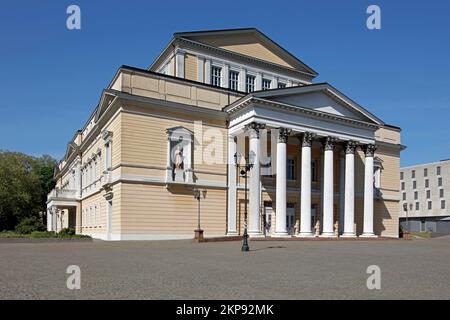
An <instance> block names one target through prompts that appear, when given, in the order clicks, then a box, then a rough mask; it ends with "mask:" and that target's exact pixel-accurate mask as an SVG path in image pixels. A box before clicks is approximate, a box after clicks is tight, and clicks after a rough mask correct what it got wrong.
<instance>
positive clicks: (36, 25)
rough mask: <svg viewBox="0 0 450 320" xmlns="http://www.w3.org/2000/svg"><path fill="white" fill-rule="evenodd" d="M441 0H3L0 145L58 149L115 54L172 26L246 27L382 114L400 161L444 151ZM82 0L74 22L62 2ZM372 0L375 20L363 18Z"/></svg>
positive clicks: (120, 56) (152, 42)
mask: <svg viewBox="0 0 450 320" xmlns="http://www.w3.org/2000/svg"><path fill="white" fill-rule="evenodd" d="M449 3H450V1H438V0H429V1H335V0H334V1H331V0H330V1H299V0H296V1H289V2H283V1H273V0H272V1H262V0H259V1H247V0H246V1H231V0H228V1H220V2H217V3H216V2H214V1H212V0H209V1H193V0H190V1H174V0H172V1H132V0H129V1H77V0H75V1H73V2H69V1H62V0H58V1H56V0H53V1H50V0H40V1H20V0H18V1H11V2H4V3H2V8H1V11H0V40H1V42H0V70H1V73H0V74H1V76H0V97H1V99H0V111H1V114H0V149H3V150H15V151H21V152H25V153H29V154H33V155H41V154H44V153H48V154H50V155H53V156H54V157H56V158H58V159H60V158H61V157H62V156H63V155H64V152H65V148H66V144H67V142H68V141H69V140H70V139H71V138H72V136H73V134H74V133H75V131H76V130H77V129H79V128H81V127H82V126H83V125H84V123H85V121H86V120H87V118H88V117H89V115H90V114H91V112H92V111H93V109H94V107H95V105H96V104H97V102H98V99H99V96H100V93H101V90H102V89H103V88H105V87H106V86H107V85H108V83H109V81H110V80H111V79H112V77H113V76H114V73H115V72H116V70H117V68H118V67H119V66H120V65H122V64H127V65H131V66H136V67H141V68H146V67H148V66H149V65H150V63H151V62H152V61H153V59H154V58H155V57H156V56H157V55H158V53H159V52H160V51H161V50H162V49H163V48H164V46H165V45H166V44H167V43H168V41H169V40H170V38H171V36H172V33H173V32H177V31H191V30H205V29H222V28H241V27H256V28H258V29H260V30H261V31H262V32H264V33H265V34H267V35H268V36H269V37H271V38H272V39H274V40H275V41H276V42H277V43H279V44H280V45H282V46H283V47H284V48H286V49H287V50H289V51H290V52H291V53H293V54H294V55H296V56H297V57H298V58H299V59H301V60H302V61H304V62H305V63H306V64H308V65H309V66H311V67H312V68H314V69H315V70H316V71H318V72H319V74H320V75H319V77H318V78H317V80H316V82H322V81H326V82H329V83H331V84H332V85H333V86H335V87H336V88H338V89H339V90H341V91H342V92H344V93H345V94H347V95H348V96H350V97H351V98H353V99H354V100H356V101H357V102H359V103H360V104H361V105H363V106H365V107H366V108H368V109H369V110H370V111H371V112H373V113H374V114H376V115H377V116H378V117H380V118H381V119H383V120H384V121H385V122H386V123H389V124H393V125H396V126H399V127H401V128H402V129H403V131H402V139H403V141H402V142H403V144H405V145H407V146H408V149H407V150H406V151H404V152H403V154H402V165H403V166H405V165H411V164H415V163H422V162H430V161H437V160H440V159H444V158H450V129H449V128H450V4H449ZM70 4H77V5H79V6H80V7H81V17H82V22H81V27H82V28H81V30H75V31H69V30H67V29H66V18H67V14H66V8H67V6H68V5H70ZM370 4H377V5H379V6H380V7H381V13H382V17H381V18H382V29H381V30H379V31H371V30H368V29H367V28H366V19H367V17H368V15H367V14H366V8H367V7H368V5H370Z"/></svg>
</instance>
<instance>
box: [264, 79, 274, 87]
mask: <svg viewBox="0 0 450 320" xmlns="http://www.w3.org/2000/svg"><path fill="white" fill-rule="evenodd" d="M271 83H272V81H270V80H269V79H263V80H262V89H263V90H269V89H270V85H271Z"/></svg>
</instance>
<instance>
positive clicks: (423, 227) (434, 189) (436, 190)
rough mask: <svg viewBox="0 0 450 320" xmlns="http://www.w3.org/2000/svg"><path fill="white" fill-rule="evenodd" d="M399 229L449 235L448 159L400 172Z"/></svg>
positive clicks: (449, 192) (449, 195)
mask: <svg viewBox="0 0 450 320" xmlns="http://www.w3.org/2000/svg"><path fill="white" fill-rule="evenodd" d="M400 192H401V198H402V206H401V209H400V210H401V211H400V221H401V225H402V228H403V230H408V231H416V232H421V231H422V232H424V231H431V232H436V233H450V206H449V204H450V159H448V160H442V161H438V162H434V163H426V164H419V165H416V166H410V167H405V168H401V169H400Z"/></svg>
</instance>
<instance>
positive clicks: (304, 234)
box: [295, 232, 315, 238]
mask: <svg viewBox="0 0 450 320" xmlns="http://www.w3.org/2000/svg"><path fill="white" fill-rule="evenodd" d="M295 237H297V238H314V237H315V235H314V234H313V233H312V232H300V233H298V234H296V235H295Z"/></svg>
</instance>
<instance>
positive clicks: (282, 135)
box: [278, 128, 292, 143]
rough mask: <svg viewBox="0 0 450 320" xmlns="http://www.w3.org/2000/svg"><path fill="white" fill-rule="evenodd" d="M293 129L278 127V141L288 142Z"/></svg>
mask: <svg viewBox="0 0 450 320" xmlns="http://www.w3.org/2000/svg"><path fill="white" fill-rule="evenodd" d="M291 131H292V130H291V129H287V128H279V129H278V143H287V141H288V138H289V135H290V133H291Z"/></svg>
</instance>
